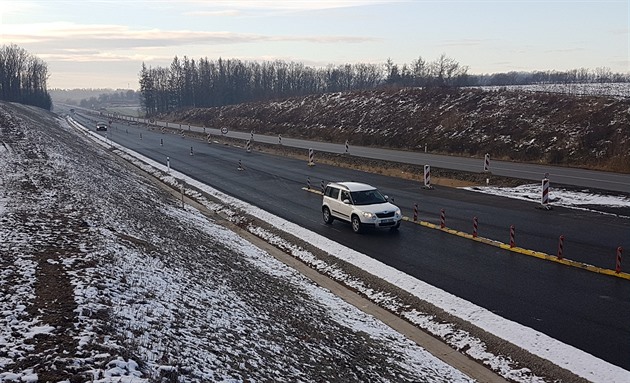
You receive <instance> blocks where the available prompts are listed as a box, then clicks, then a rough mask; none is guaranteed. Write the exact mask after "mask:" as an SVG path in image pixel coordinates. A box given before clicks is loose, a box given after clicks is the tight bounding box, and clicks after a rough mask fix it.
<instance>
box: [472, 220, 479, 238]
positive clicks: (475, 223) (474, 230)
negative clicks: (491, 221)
mask: <svg viewBox="0 0 630 383" xmlns="http://www.w3.org/2000/svg"><path fill="white" fill-rule="evenodd" d="M478 227H479V221H478V220H477V217H473V232H472V236H473V238H477V228H478Z"/></svg>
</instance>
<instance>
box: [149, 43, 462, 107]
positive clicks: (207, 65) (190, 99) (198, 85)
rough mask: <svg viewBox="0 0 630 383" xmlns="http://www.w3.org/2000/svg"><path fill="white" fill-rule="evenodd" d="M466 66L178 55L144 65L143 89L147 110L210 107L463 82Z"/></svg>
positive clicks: (448, 60)
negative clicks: (314, 63)
mask: <svg viewBox="0 0 630 383" xmlns="http://www.w3.org/2000/svg"><path fill="white" fill-rule="evenodd" d="M467 70H468V69H467V67H464V66H461V65H459V63H457V62H456V61H455V60H453V59H451V58H448V57H446V56H445V55H442V56H441V57H440V58H439V59H438V60H436V61H435V62H426V61H424V60H423V59H422V58H419V59H418V60H416V61H414V62H413V63H412V65H410V66H407V65H404V66H403V67H402V69H399V68H398V65H396V64H394V63H393V62H392V61H391V60H388V61H387V64H385V66H383V65H377V64H363V63H359V64H345V65H338V66H334V65H328V66H327V67H325V68H314V67H309V66H305V65H304V64H302V63H296V62H288V63H287V62H284V61H280V60H277V61H273V62H263V63H258V62H247V61H241V60H238V59H227V60H223V59H221V58H219V59H218V60H216V61H211V60H208V59H207V58H202V59H200V60H197V61H195V60H194V59H192V60H191V59H189V58H188V57H184V58H183V59H179V58H178V57H175V58H174V59H173V62H172V63H171V65H170V67H168V68H165V67H156V68H147V67H146V65H145V64H144V63H143V65H142V69H141V71H140V92H141V99H142V103H143V107H144V109H145V111H146V113H147V115H152V114H155V113H163V112H168V111H171V110H175V109H179V108H187V107H211V106H221V105H230V104H237V103H242V102H248V101H258V100H269V99H276V98H284V97H293V96H303V95H308V94H319V93H325V92H340V91H349V90H363V89H374V88H376V87H378V86H382V85H397V86H406V85H412V86H455V85H464V84H465V78H466V73H467Z"/></svg>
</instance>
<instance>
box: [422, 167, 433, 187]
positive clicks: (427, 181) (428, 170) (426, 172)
mask: <svg viewBox="0 0 630 383" xmlns="http://www.w3.org/2000/svg"><path fill="white" fill-rule="evenodd" d="M424 187H425V188H427V189H430V188H431V165H424Z"/></svg>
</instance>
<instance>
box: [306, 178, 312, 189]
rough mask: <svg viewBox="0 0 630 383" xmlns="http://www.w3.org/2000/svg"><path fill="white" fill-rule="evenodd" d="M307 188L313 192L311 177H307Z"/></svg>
mask: <svg viewBox="0 0 630 383" xmlns="http://www.w3.org/2000/svg"><path fill="white" fill-rule="evenodd" d="M306 188H307V189H308V190H311V177H306Z"/></svg>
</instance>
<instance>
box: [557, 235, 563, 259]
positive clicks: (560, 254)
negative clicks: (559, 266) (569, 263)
mask: <svg viewBox="0 0 630 383" xmlns="http://www.w3.org/2000/svg"><path fill="white" fill-rule="evenodd" d="M563 257H564V235H561V236H560V238H558V259H562V258H563Z"/></svg>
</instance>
